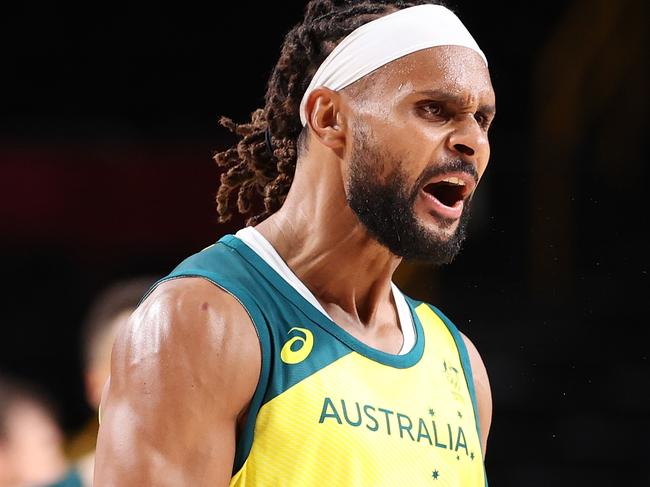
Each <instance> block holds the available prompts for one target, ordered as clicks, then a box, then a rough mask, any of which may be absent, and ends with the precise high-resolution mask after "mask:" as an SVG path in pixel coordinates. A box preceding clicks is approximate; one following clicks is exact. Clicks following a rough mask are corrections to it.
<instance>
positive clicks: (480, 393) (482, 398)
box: [461, 333, 492, 455]
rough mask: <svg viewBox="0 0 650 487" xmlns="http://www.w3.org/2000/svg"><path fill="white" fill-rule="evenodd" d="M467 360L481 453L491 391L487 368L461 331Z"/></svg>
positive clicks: (484, 438) (488, 423)
mask: <svg viewBox="0 0 650 487" xmlns="http://www.w3.org/2000/svg"><path fill="white" fill-rule="evenodd" d="M461 335H462V337H463V341H464V342H465V346H466V347H467V353H468V355H469V361H470V364H471V366H472V375H473V376H474V390H475V392H476V402H477V405H478V417H479V422H480V426H481V447H482V448H483V455H485V452H486V450H487V439H488V434H489V433H490V424H492V392H491V390H490V380H489V379H488V374H487V370H486V369H485V364H484V363H483V359H481V356H480V355H479V353H478V350H477V349H476V347H475V346H474V344H473V343H472V342H471V341H470V339H469V338H467V337H466V336H465V335H463V334H462V333H461Z"/></svg>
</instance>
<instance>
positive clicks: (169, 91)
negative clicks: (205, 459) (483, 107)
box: [0, 0, 650, 487]
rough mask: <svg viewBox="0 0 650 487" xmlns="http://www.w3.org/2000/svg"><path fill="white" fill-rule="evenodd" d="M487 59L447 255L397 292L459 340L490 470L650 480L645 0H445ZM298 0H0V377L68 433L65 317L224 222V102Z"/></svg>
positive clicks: (406, 275)
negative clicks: (457, 250) (153, 0)
mask: <svg viewBox="0 0 650 487" xmlns="http://www.w3.org/2000/svg"><path fill="white" fill-rule="evenodd" d="M448 4H449V5H450V6H452V7H453V8H455V9H456V11H457V12H458V13H459V14H460V16H461V18H462V19H463V20H464V21H465V23H466V24H467V25H468V27H469V28H470V31H471V32H472V33H473V34H474V35H475V37H476V38H477V40H478V41H479V43H480V44H481V46H482V48H483V50H484V51H485V52H486V54H487V56H488V59H489V61H490V68H491V72H492V77H493V83H494V86H495V89H496V93H497V100H498V116H497V120H496V122H495V125H494V127H493V129H492V131H491V140H492V147H493V152H492V159H491V163H490V166H489V168H488V172H487V173H486V175H485V179H484V181H483V182H482V183H481V187H480V188H479V195H480V196H479V201H480V203H479V204H478V205H476V206H477V208H476V211H475V219H474V222H473V226H472V231H471V235H470V238H469V240H468V242H467V244H466V245H465V250H464V252H463V253H462V254H461V256H460V257H459V258H458V259H457V261H456V262H455V263H454V264H453V265H451V266H448V267H445V268H443V269H440V270H431V269H423V268H413V267H412V266H407V267H405V268H404V269H402V270H401V271H400V276H399V277H400V281H401V282H402V283H403V286H404V287H405V288H406V289H407V290H408V291H409V292H411V293H412V294H414V295H415V296H416V297H418V298H422V299H428V300H431V301H432V302H434V303H435V304H437V305H438V306H440V307H441V308H442V309H444V310H445V311H446V313H447V314H448V315H449V316H450V317H452V319H454V321H455V322H456V324H457V325H458V326H459V328H461V329H462V330H463V331H464V332H465V333H467V334H468V335H469V336H470V337H471V338H472V339H473V341H474V342H475V343H476V344H477V346H478V348H479V350H480V351H481V352H482V355H483V358H484V360H485V362H486V364H487V367H488V371H489V373H490V377H491V381H492V390H493V395H494V421H493V426H492V434H491V439H490V444H489V450H488V456H487V470H488V473H489V476H490V480H491V485H494V486H498V487H505V486H528V487H534V486H546V485H554V486H559V485H567V486H569V485H603V486H605V485H617V486H620V485H648V481H649V480H650V475H649V474H648V468H647V454H648V445H647V438H648V435H649V434H650V394H649V393H648V391H647V389H648V385H649V382H650V381H649V378H650V377H649V376H650V374H649V372H650V366H649V364H648V343H647V341H646V336H647V334H646V333H645V328H646V327H647V325H648V320H647V317H646V313H645V308H646V306H647V301H646V300H647V289H648V261H647V254H648V248H649V247H648V243H649V242H648V238H647V225H648V218H647V213H646V212H645V208H644V203H645V199H646V198H645V194H644V193H645V191H647V172H648V170H647V165H648V162H649V161H648V151H647V135H646V133H647V130H648V119H649V117H648V112H649V103H648V52H650V49H649V48H650V46H649V37H648V25H650V18H649V17H650V7H649V6H648V3H647V2H645V1H644V0H620V1H616V2H614V1H610V0H574V1H564V2H562V1H546V2H534V3H530V4H527V3H525V2H523V3H522V2H499V1H496V2H464V1H460V0H456V1H452V2H448ZM301 5H302V2H295V1H293V2H280V3H278V2H230V3H222V2H211V6H209V7H206V6H198V5H190V4H187V3H182V4H179V3H176V4H174V6H173V7H161V6H147V7H145V6H140V5H136V4H129V5H117V4H106V3H105V4H103V5H97V4H93V6H92V7H90V6H88V5H86V6H85V7H84V6H82V7H79V6H75V7H74V8H73V7H67V6H64V5H61V4H49V5H48V6H42V7H37V6H36V5H33V4H29V5H24V6H23V7H17V6H13V7H11V8H9V7H3V14H2V16H0V39H1V42H0V46H1V47H0V52H1V53H2V57H1V59H2V77H1V78H0V79H1V81H0V83H2V90H1V91H0V93H1V95H0V161H1V162H0V236H1V238H0V252H1V254H2V260H3V267H2V269H3V275H2V293H1V296H2V298H1V299H2V300H1V303H0V304H1V308H0V312H1V315H0V320H1V325H2V326H1V329H0V371H2V372H5V373H12V374H14V375H18V376H19V377H23V378H25V379H27V380H30V381H34V382H36V383H38V384H41V386H43V387H44V388H45V389H46V390H47V391H48V392H49V394H50V395H51V396H52V397H54V398H55V400H56V401H57V402H58V403H59V405H60V409H61V412H62V421H63V426H64V428H65V431H66V432H67V433H68V434H70V435H72V434H73V433H74V432H75V431H76V430H77V429H78V428H80V427H81V425H83V424H84V422H85V421H87V420H88V418H89V416H90V414H91V412H90V409H89V408H88V407H87V406H86V405H85V402H84V397H83V389H82V380H81V372H80V357H79V338H78V335H79V328H80V325H81V321H82V319H83V316H84V313H85V312H86V311H87V307H88V305H89V303H90V302H91V300H92V298H93V297H94V296H95V295H96V293H97V292H99V291H100V290H101V289H103V288H104V287H105V286H106V285H108V284H109V283H111V282H113V281H114V280H116V279H118V278H122V277H128V276H132V275H138V274H142V273H147V274H157V275H162V274H164V273H166V272H168V271H169V270H170V269H171V268H172V267H173V266H174V265H175V263H177V262H178V261H180V260H181V259H182V258H183V257H184V256H186V255H188V254H190V253H192V252H194V251H196V250H199V249H200V248H202V247H204V246H206V245H208V244H210V243H212V242H213V241H214V240H216V239H217V238H218V237H220V236H221V235H223V234H224V233H227V232H232V231H234V230H236V229H237V228H238V227H239V226H240V225H241V221H235V222H232V224H228V225H219V224H217V221H216V216H215V215H216V213H215V208H214V207H215V205H214V202H213V197H214V193H215V191H216V187H217V181H218V174H217V169H216V167H215V164H214V163H213V161H212V160H211V155H212V154H213V153H214V151H215V150H217V149H221V148H224V147H226V146H227V145H228V144H229V143H230V142H232V140H233V139H232V138H231V137H230V135H229V134H228V133H227V132H226V131H225V130H224V129H222V128H220V127H219V126H218V124H217V119H218V117H219V116H220V115H222V114H225V115H228V116H231V117H233V118H235V119H236V120H240V121H241V120H244V119H245V118H246V117H247V115H248V114H249V113H250V112H251V111H252V110H254V109H255V108H257V107H258V106H260V104H261V102H262V96H263V93H264V89H265V86H264V83H265V80H266V78H267V76H268V75H269V72H270V69H271V67H272V66H273V64H274V63H275V60H276V59H277V55H278V52H279V46H280V43H281V41H282V38H283V35H284V33H285V32H286V31H287V30H288V28H289V27H290V26H291V25H293V24H294V23H295V22H296V21H298V20H299V18H300V16H301Z"/></svg>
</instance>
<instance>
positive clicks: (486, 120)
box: [474, 112, 490, 130]
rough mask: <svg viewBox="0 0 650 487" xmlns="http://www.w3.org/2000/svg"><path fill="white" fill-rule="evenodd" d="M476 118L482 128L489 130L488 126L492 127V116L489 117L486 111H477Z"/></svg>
mask: <svg viewBox="0 0 650 487" xmlns="http://www.w3.org/2000/svg"><path fill="white" fill-rule="evenodd" d="M474 119H475V120H476V122H477V123H478V124H479V126H480V127H481V128H482V129H484V130H487V129H488V128H490V117H488V116H487V115H485V114H484V113H482V112H477V113H475V114H474Z"/></svg>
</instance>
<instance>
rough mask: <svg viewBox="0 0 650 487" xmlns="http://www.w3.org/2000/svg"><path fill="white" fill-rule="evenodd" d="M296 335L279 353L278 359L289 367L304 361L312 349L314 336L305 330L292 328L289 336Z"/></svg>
mask: <svg viewBox="0 0 650 487" xmlns="http://www.w3.org/2000/svg"><path fill="white" fill-rule="evenodd" d="M292 332H296V333H297V334H296V335H295V336H294V337H292V338H290V339H289V340H287V342H286V343H285V344H284V345H283V346H282V350H281V351H280V359H281V360H282V361H283V362H284V363H285V364H289V365H293V364H298V363H300V362H302V361H303V360H305V359H306V358H307V357H308V356H309V354H310V353H311V349H312V348H314V335H313V334H312V332H311V331H309V330H308V329H307V328H298V327H293V328H291V329H290V330H289V334H291V333H292Z"/></svg>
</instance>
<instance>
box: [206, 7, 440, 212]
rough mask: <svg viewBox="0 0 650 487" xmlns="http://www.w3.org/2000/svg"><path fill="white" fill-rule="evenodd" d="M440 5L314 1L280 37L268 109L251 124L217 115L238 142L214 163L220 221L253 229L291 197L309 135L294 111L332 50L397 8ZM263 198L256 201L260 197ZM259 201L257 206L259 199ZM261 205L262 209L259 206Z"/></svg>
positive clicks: (267, 97)
mask: <svg viewBox="0 0 650 487" xmlns="http://www.w3.org/2000/svg"><path fill="white" fill-rule="evenodd" d="M431 3H436V4H440V2H436V1H433V2H432V1H425V0H413V1H399V0H398V1H390V0H383V1H382V0H361V1H354V0H343V1H340V0H339V1H336V0H311V1H310V2H309V3H308V4H307V6H306V7H305V17H304V19H303V21H302V23H300V24H297V25H296V26H294V27H293V28H292V29H291V30H290V31H289V33H288V34H287V35H286V37H285V39H284V43H283V44H282V49H281V52H280V59H279V60H278V62H277V64H276V66H275V68H274V69H273V72H272V74H271V77H270V79H269V81H268V84H267V88H266V95H265V97H264V101H265V105H264V107H263V108H258V109H257V110H255V111H254V112H253V113H252V114H251V121H250V122H248V123H241V124H238V123H235V122H233V121H232V120H231V119H229V118H227V117H221V120H220V124H221V125H223V126H224V127H226V128H227V129H229V130H230V131H231V132H233V133H234V134H236V135H237V136H239V137H241V140H239V142H238V143H237V144H236V145H235V146H234V147H231V148H229V149H227V150H225V151H223V152H219V153H217V154H216V155H215V156H214V159H215V161H216V163H217V165H218V166H219V167H221V168H222V169H223V170H224V172H223V173H222V175H221V184H220V186H219V190H218V191H217V212H218V214H219V221H220V222H226V221H228V220H230V218H231V217H232V214H233V212H232V209H231V204H232V202H233V201H232V200H233V199H234V196H235V195H236V202H237V209H238V211H239V213H240V214H241V215H246V216H248V218H247V220H246V224H247V225H255V224H257V223H259V222H260V221H262V220H264V219H265V218H267V217H268V216H270V215H272V214H273V213H275V212H276V211H277V210H279V209H280V207H281V206H282V204H283V203H284V200H285V198H286V196H287V193H288V192H289V188H290V187H291V183H292V182H293V176H294V173H295V170H296V162H297V159H298V152H299V150H303V149H304V145H305V142H306V134H307V130H306V129H305V130H303V126H302V124H301V122H300V115H299V107H300V101H301V99H302V96H303V94H304V93H305V91H306V90H307V87H308V86H309V83H310V81H311V79H312V78H313V76H314V74H315V73H316V70H317V69H318V67H319V66H320V65H321V63H322V62H323V61H324V60H325V58H326V57H327V56H328V55H329V54H330V52H332V50H333V49H334V48H335V47H336V45H337V44H338V43H339V42H340V41H341V40H343V38H344V37H346V36H347V35H348V34H350V33H351V32H352V31H353V30H355V29H357V28H358V27H360V26H361V25H363V24H366V23H368V22H370V21H372V20H374V19H377V18H379V17H382V16H384V15H387V14H389V13H392V12H394V11H397V10H400V9H403V8H407V7H414V6H416V5H423V4H431ZM260 197H261V198H260ZM260 199H261V200H262V201H259V200H260ZM262 204H263V207H262Z"/></svg>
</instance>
